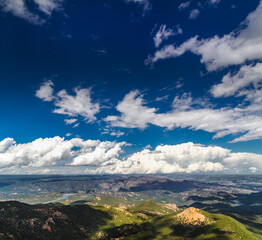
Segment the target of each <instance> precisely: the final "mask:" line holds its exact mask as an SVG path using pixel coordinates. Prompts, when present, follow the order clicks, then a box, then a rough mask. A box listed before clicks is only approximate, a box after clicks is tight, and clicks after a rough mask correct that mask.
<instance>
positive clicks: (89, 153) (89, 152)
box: [68, 141, 126, 166]
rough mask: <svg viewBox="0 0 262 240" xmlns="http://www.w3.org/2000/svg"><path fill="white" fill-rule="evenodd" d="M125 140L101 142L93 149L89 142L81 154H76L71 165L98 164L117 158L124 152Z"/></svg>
mask: <svg viewBox="0 0 262 240" xmlns="http://www.w3.org/2000/svg"><path fill="white" fill-rule="evenodd" d="M125 144H126V143H125V142H122V143H116V142H108V141H107V142H99V143H98V144H96V146H95V148H94V149H91V148H90V146H89V144H87V146H83V147H82V149H81V150H80V151H79V155H78V156H76V157H75V158H74V159H73V161H72V162H71V163H69V164H68V165H70V166H82V165H84V166H97V165H99V164H101V163H104V162H106V161H109V160H112V159H115V158H116V157H118V156H119V154H120V153H121V152H122V149H121V147H122V146H123V145H125Z"/></svg>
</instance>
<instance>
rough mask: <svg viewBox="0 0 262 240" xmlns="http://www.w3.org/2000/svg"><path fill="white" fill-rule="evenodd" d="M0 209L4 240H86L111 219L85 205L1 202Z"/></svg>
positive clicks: (0, 226)
mask: <svg viewBox="0 0 262 240" xmlns="http://www.w3.org/2000/svg"><path fill="white" fill-rule="evenodd" d="M0 208H1V209H2V211H1V215H0V233H1V234H2V235H1V236H3V237H4V238H3V239H5V240H8V239H12V240H24V239H27V240H47V239H48V240H72V239H78V240H82V239H83V240H84V239H90V238H91V237H92V236H93V235H94V233H95V232H97V231H99V229H100V227H101V226H103V225H106V224H107V221H108V220H109V219H112V217H111V216H110V214H109V213H107V212H104V211H101V210H98V209H94V208H92V207H90V206H88V205H74V206H49V207H46V206H43V205H34V206H32V205H27V204H22V203H19V202H4V203H0ZM3 209H4V210H3Z"/></svg>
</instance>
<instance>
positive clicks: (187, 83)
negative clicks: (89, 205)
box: [0, 0, 262, 174]
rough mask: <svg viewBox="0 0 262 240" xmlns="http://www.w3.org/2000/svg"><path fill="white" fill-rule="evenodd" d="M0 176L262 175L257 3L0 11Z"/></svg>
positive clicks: (105, 0)
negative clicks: (0, 32) (0, 31)
mask: <svg viewBox="0 0 262 240" xmlns="http://www.w3.org/2000/svg"><path fill="white" fill-rule="evenodd" d="M0 28H1V29H2V34H1V38H0V53H1V54H0V84H1V87H0V113H1V115H0V174H154V173H156V174H158V173H168V174H170V173H210V174H211V173H212V174H215V173H239V174H253V173H262V141H261V139H262V1H260V0H253V1H245V0H188V1H187V0H183V1H180V0H177V1H172V0H163V1H157V0H90V1H85V0H75V1H73V0H32V1H26V0H1V1H0Z"/></svg>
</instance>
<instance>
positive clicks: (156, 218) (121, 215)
mask: <svg viewBox="0 0 262 240" xmlns="http://www.w3.org/2000/svg"><path fill="white" fill-rule="evenodd" d="M104 200H105V201H108V200H109V199H108V198H105V199H104ZM111 200H112V201H113V202H112V203H115V201H117V199H111ZM119 200H120V199H119ZM98 201H101V202H102V203H103V201H102V198H101V200H98ZM0 213H1V214H0V239H1V240H9V239H10V240H11V239H12V240H25V239H26V240H31V239H32V240H60V239H61V240H62V239H63V240H67V239H68V240H69V239H70V240H71V239H77V240H92V239H93V240H99V239H100V240H110V239H127V240H128V239H129V240H137V239H138V240H139V239H140V240H142V239H148V240H149V239H158V240H164V239H167V240H174V239H188V240H191V239H196V240H200V239H201V240H202V239H203V240H209V239H210V240H211V239H221V240H238V239H241V240H259V239H262V238H261V237H260V236H259V235H256V234H255V233H252V232H250V231H248V230H247V229H246V227H245V226H244V225H243V224H241V223H240V222H238V221H236V220H235V219H233V218H231V217H229V216H225V215H222V214H211V213H208V212H205V211H203V210H199V209H196V208H194V207H190V208H187V209H185V210H183V211H182V210H180V211H179V212H175V211H173V210H171V209H169V208H167V207H166V205H162V204H159V203H156V202H153V201H151V200H147V201H145V202H143V203H141V204H139V205H137V206H134V207H130V208H127V207H126V206H123V205H118V206H117V207H116V206H109V205H100V206H99V205H92V206H90V205H87V204H86V203H85V204H81V205H62V204H61V203H60V205H58V204H47V205H28V204H23V203H20V202H14V201H13V202H0Z"/></svg>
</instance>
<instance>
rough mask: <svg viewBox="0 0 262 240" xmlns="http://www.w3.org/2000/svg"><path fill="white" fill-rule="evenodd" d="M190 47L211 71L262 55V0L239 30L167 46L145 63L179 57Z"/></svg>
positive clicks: (261, 57) (194, 38) (196, 37)
mask: <svg viewBox="0 0 262 240" xmlns="http://www.w3.org/2000/svg"><path fill="white" fill-rule="evenodd" d="M186 51H191V52H192V53H194V54H197V55H200V56H201V62H202V63H204V64H205V65H206V67H207V69H208V70H209V71H214V70H218V69H221V68H225V67H228V66H230V65H238V64H242V63H244V62H245V61H247V60H256V59H262V1H261V2H260V4H259V5H258V7H257V9H256V10H255V11H254V12H252V13H250V14H249V15H248V17H247V18H246V20H245V21H244V22H243V23H242V24H241V25H240V28H239V29H237V30H236V31H233V32H231V33H229V34H226V35H224V36H222V37H219V36H217V35H216V36H214V37H211V38H208V39H202V40H199V39H198V36H195V37H193V38H191V39H189V40H187V41H186V42H184V43H182V44H181V45H180V46H174V45H168V46H164V47H163V48H162V49H161V50H158V51H156V52H155V54H154V56H149V57H148V59H147V60H146V61H145V63H155V62H157V61H158V60H160V59H166V58H175V57H178V56H181V55H182V54H184V53H185V52H186Z"/></svg>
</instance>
